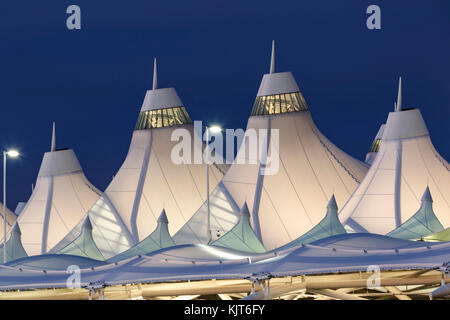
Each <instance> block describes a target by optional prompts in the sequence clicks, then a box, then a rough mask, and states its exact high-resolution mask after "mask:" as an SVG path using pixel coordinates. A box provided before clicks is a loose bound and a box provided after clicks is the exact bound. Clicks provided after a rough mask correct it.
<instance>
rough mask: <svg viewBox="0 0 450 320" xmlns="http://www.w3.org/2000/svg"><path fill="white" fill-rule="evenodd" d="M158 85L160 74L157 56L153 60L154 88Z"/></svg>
mask: <svg viewBox="0 0 450 320" xmlns="http://www.w3.org/2000/svg"><path fill="white" fill-rule="evenodd" d="M157 87H158V74H157V70H156V57H155V58H154V60H153V87H152V90H155V89H156V88H157Z"/></svg>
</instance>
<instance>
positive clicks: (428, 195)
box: [422, 186, 433, 202]
mask: <svg viewBox="0 0 450 320" xmlns="http://www.w3.org/2000/svg"><path fill="white" fill-rule="evenodd" d="M424 201H428V202H433V198H432V197H431V192H430V188H429V187H428V186H427V188H426V189H425V192H424V193H423V196H422V202H424Z"/></svg>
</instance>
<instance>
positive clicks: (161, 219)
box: [158, 209, 169, 224]
mask: <svg viewBox="0 0 450 320" xmlns="http://www.w3.org/2000/svg"><path fill="white" fill-rule="evenodd" d="M158 223H166V224H168V223H169V220H168V219H167V215H166V210H165V209H163V210H162V211H161V214H160V215H159V218H158Z"/></svg>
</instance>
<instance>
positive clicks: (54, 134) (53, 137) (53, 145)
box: [50, 121, 56, 152]
mask: <svg viewBox="0 0 450 320" xmlns="http://www.w3.org/2000/svg"><path fill="white" fill-rule="evenodd" d="M55 150H56V132H55V121H53V129H52V145H51V149H50V151H52V152H53V151H55Z"/></svg>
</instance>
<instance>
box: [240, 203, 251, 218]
mask: <svg viewBox="0 0 450 320" xmlns="http://www.w3.org/2000/svg"><path fill="white" fill-rule="evenodd" d="M241 216H248V217H249V216H250V211H249V210H248V206H247V202H244V205H243V206H242V208H241Z"/></svg>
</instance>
